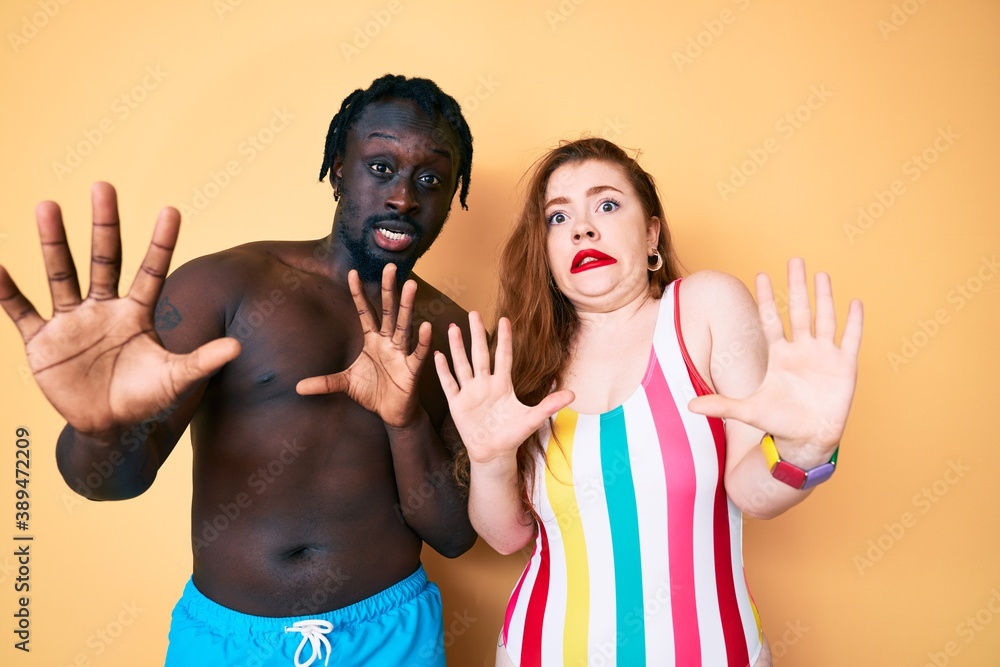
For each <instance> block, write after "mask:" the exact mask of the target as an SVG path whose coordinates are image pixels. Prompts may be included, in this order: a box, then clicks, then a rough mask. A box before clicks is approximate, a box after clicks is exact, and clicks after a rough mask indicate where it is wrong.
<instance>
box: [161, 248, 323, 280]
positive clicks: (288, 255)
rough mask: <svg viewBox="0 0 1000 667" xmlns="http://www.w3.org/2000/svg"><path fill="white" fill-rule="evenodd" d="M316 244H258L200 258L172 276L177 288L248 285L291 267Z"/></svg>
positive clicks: (184, 265)
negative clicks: (183, 286) (186, 286)
mask: <svg viewBox="0 0 1000 667" xmlns="http://www.w3.org/2000/svg"><path fill="white" fill-rule="evenodd" d="M314 244H315V242H309V241H254V242H252V243H244V244H243V245H238V246H234V247H232V248H228V249H226V250H220V251H218V252H214V253H211V254H208V255H203V256H201V257H196V258H195V259H192V260H190V261H188V262H186V263H185V264H183V265H182V266H180V267H178V268H177V270H176V271H174V272H173V273H172V274H171V276H170V281H171V282H173V283H175V285H178V286H180V285H181V284H191V285H192V286H194V287H196V288H199V289H210V288H225V287H232V286H246V285H248V284H253V283H255V282H258V281H260V280H266V279H267V276H269V275H270V274H271V272H272V271H273V270H275V269H281V268H288V267H289V265H290V263H291V262H292V261H293V259H292V258H293V257H295V256H298V255H301V254H303V253H308V249H309V247H311V245H314Z"/></svg>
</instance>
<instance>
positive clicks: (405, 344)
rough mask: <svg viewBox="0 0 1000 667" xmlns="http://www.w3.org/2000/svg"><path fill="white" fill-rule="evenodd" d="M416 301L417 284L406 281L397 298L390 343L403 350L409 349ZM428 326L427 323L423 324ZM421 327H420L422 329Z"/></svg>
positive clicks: (412, 281)
mask: <svg viewBox="0 0 1000 667" xmlns="http://www.w3.org/2000/svg"><path fill="white" fill-rule="evenodd" d="M416 299H417V283H416V281H414V280H407V281H406V282H405V283H403V290H402V293H401V294H400V296H399V310H398V316H397V318H396V329H395V331H393V333H392V342H393V343H395V344H396V345H398V346H399V347H402V348H403V349H404V350H409V349H410V330H411V328H412V327H413V304H414V303H415V302H416ZM424 324H427V325H428V326H430V323H429V322H425V323H424ZM422 326H423V325H421V327H422Z"/></svg>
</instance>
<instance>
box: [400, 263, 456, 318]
mask: <svg viewBox="0 0 1000 667" xmlns="http://www.w3.org/2000/svg"><path fill="white" fill-rule="evenodd" d="M410 278H411V279H412V280H414V281H415V282H416V283H417V299H416V306H415V308H416V313H415V314H416V315H417V317H418V318H419V319H424V320H428V321H431V320H433V319H435V318H438V317H441V318H444V319H447V320H449V321H452V322H456V323H458V322H461V321H464V319H465V318H466V317H467V315H468V313H467V312H466V310H465V309H464V308H462V306H460V305H459V304H458V302H457V301H455V299H454V298H452V297H451V296H450V295H449V294H447V293H446V292H444V291H442V290H440V289H438V288H437V287H435V286H434V285H432V284H430V283H429V282H427V281H426V280H424V279H423V278H421V277H420V276H418V275H417V274H415V273H411V274H410Z"/></svg>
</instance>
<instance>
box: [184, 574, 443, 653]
mask: <svg viewBox="0 0 1000 667" xmlns="http://www.w3.org/2000/svg"><path fill="white" fill-rule="evenodd" d="M444 664H445V662H444V622H443V619H442V616H441V592H440V591H439V590H438V587H437V586H436V585H434V584H433V583H430V582H428V581H427V574H426V573H425V572H424V568H423V566H421V567H418V568H417V571H416V572H414V573H413V574H411V575H410V576H409V577H407V578H406V579H403V580H402V581H400V582H399V583H397V584H394V585H392V586H390V587H389V588H387V589H385V590H384V591H382V592H380V593H376V594H375V595H373V596H371V597H369V598H366V599H364V600H361V601H360V602H356V603H355V604H352V605H350V606H348V607H344V608H343V609H335V610H334V611H329V612H326V613H323V614H316V615H314V616H292V617H288V618H272V617H267V616H251V615H249V614H243V613H240V612H238V611H234V610H232V609H229V608H227V607H223V606H222V605H220V604H217V603H215V602H212V601H211V600H209V599H208V598H207V597H205V596H204V595H203V594H202V593H201V592H200V591H199V590H198V589H197V588H195V585H194V582H193V581H190V580H189V581H188V583H187V585H186V586H185V587H184V594H183V595H182V596H181V599H180V601H179V602H178V603H177V606H176V607H174V611H173V615H172V617H171V622H170V646H169V647H168V648H167V660H166V665H165V667H199V666H200V665H212V666H213V667H215V666H217V667H223V666H232V667H272V666H274V667H307V666H310V665H312V666H314V667H318V666H319V665H323V666H324V667H326V666H336V667H348V666H354V665H357V666H358V667H361V666H365V667H382V666H383V665H384V666H385V667H411V666H412V667H444Z"/></svg>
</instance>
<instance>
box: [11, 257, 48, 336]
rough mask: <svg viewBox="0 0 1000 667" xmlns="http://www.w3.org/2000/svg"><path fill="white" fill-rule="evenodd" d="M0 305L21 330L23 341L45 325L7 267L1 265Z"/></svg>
mask: <svg viewBox="0 0 1000 667" xmlns="http://www.w3.org/2000/svg"><path fill="white" fill-rule="evenodd" d="M0 306H3V309H4V312H6V313H7V316H8V317H10V319H11V320H12V321H13V322H14V325H15V326H16V327H17V330H18V331H19V332H21V338H23V339H24V342H25V343H27V342H28V341H29V340H31V339H32V338H34V337H35V334H36V333H38V330H39V329H41V328H42V326H44V325H45V320H43V319H42V317H41V316H40V315H39V314H38V311H37V310H35V307H34V306H33V305H31V302H30V301H28V299H27V298H26V297H25V296H24V295H23V294H21V290H19V289H18V288H17V285H16V284H14V280H13V278H11V277H10V274H9V273H7V269H5V268H3V267H2V266H0Z"/></svg>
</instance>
